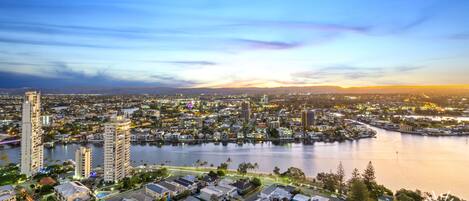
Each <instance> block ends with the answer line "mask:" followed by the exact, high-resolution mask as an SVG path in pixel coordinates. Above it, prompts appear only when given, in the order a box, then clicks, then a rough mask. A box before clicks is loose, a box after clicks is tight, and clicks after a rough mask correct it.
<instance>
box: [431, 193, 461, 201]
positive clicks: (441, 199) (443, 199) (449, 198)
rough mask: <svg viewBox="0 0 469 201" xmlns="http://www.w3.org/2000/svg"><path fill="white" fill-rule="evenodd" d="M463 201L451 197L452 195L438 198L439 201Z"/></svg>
mask: <svg viewBox="0 0 469 201" xmlns="http://www.w3.org/2000/svg"><path fill="white" fill-rule="evenodd" d="M447 200H449V201H463V199H461V198H459V197H456V196H454V195H451V194H446V193H445V194H443V195H440V196H438V199H437V201H447Z"/></svg>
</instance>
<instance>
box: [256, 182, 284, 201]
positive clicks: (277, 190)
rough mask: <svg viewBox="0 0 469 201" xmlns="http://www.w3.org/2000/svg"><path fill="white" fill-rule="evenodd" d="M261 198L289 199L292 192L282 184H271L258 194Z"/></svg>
mask: <svg viewBox="0 0 469 201" xmlns="http://www.w3.org/2000/svg"><path fill="white" fill-rule="evenodd" d="M259 197H260V198H261V199H262V200H283V199H287V200H290V199H291V197H292V194H291V193H290V192H288V191H287V190H285V188H284V187H283V186H280V185H276V184H272V185H270V186H269V187H267V188H266V189H264V190H263V191H261V193H260V194H259Z"/></svg>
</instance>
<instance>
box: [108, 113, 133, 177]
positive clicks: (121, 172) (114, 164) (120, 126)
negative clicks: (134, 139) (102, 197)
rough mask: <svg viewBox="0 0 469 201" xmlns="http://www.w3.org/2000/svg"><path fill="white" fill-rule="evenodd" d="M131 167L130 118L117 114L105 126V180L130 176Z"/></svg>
mask: <svg viewBox="0 0 469 201" xmlns="http://www.w3.org/2000/svg"><path fill="white" fill-rule="evenodd" d="M130 168H131V167H130V120H128V119H125V118H124V117H123V116H117V117H114V118H112V119H111V121H110V122H109V123H106V124H105V126H104V181H105V182H116V181H119V180H121V179H123V178H125V177H128V176H130Z"/></svg>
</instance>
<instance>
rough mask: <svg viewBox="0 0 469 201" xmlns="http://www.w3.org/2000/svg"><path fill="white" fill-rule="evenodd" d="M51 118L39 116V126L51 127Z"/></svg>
mask: <svg viewBox="0 0 469 201" xmlns="http://www.w3.org/2000/svg"><path fill="white" fill-rule="evenodd" d="M51 123H52V122H51V118H50V116H49V115H44V116H41V125H42V126H50V125H51Z"/></svg>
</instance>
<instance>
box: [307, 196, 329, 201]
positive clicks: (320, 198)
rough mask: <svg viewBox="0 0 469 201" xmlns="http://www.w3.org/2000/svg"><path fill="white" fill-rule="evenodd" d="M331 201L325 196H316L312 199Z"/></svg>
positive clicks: (314, 200) (315, 200)
mask: <svg viewBox="0 0 469 201" xmlns="http://www.w3.org/2000/svg"><path fill="white" fill-rule="evenodd" d="M329 200H330V199H329V198H327V197H323V196H320V195H315V196H313V197H311V201H329Z"/></svg>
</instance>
